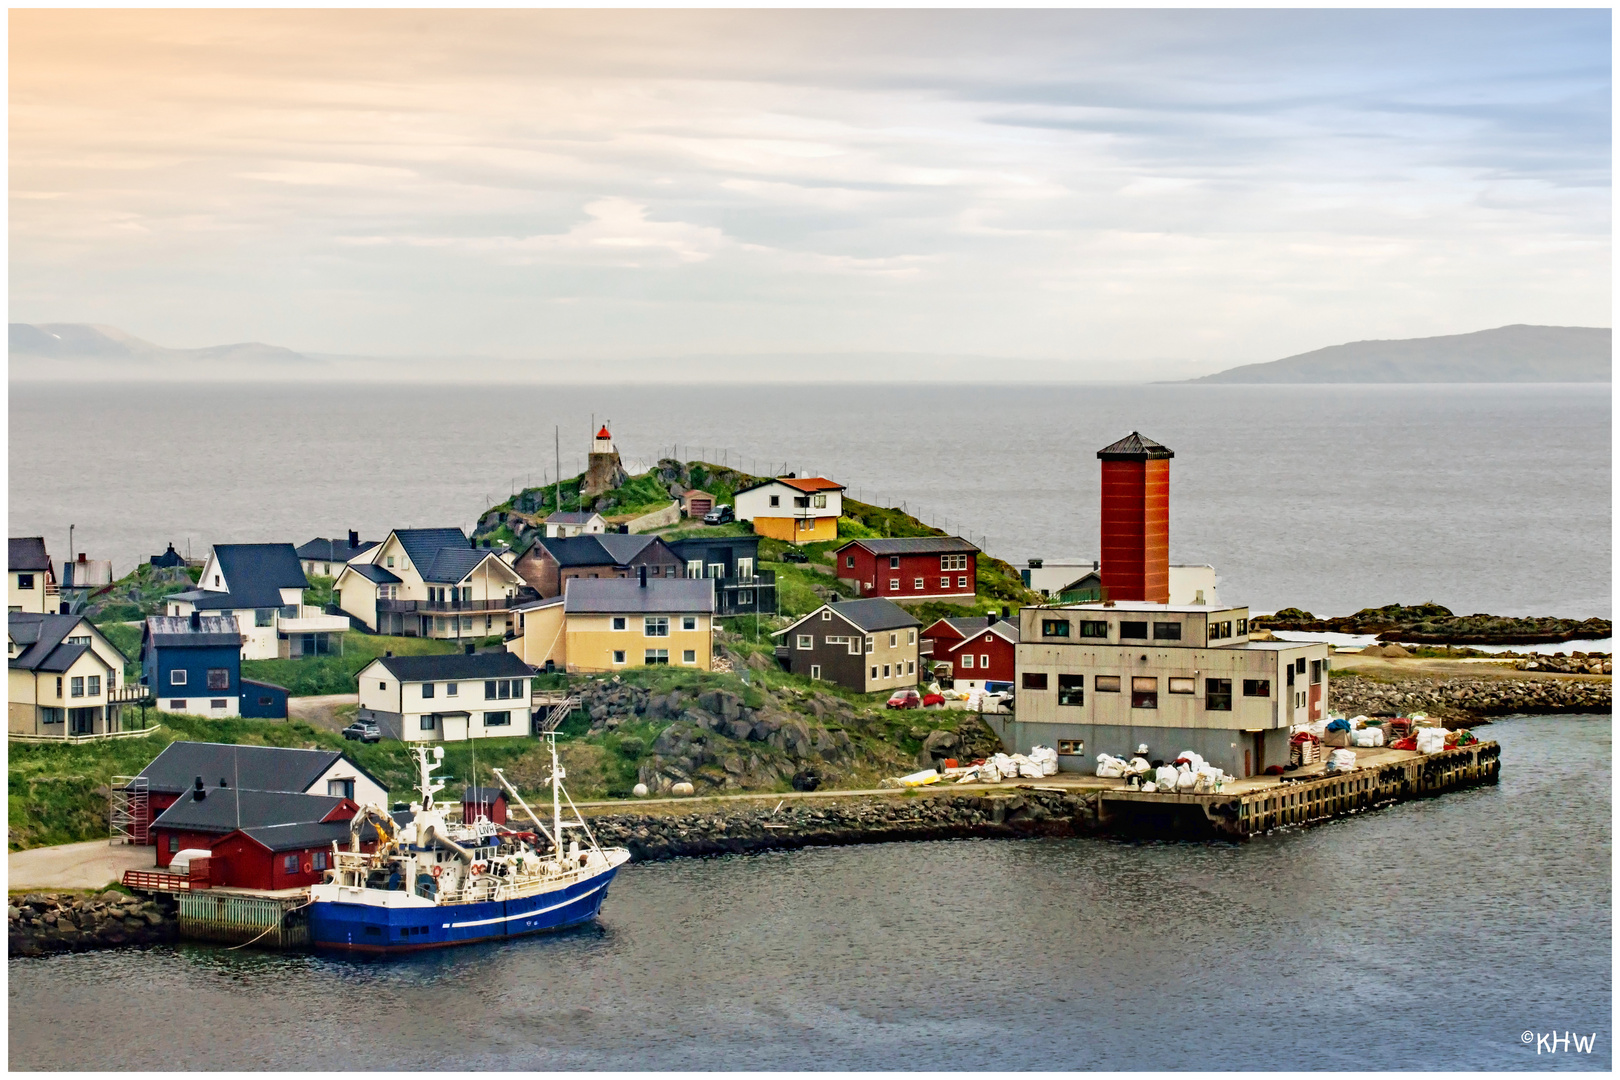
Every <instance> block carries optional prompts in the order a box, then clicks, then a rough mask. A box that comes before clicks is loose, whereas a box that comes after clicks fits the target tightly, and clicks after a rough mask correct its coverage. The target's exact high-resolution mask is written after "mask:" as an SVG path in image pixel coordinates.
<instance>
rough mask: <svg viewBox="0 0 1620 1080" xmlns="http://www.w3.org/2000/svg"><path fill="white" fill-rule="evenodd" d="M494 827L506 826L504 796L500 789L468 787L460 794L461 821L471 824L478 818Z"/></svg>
mask: <svg viewBox="0 0 1620 1080" xmlns="http://www.w3.org/2000/svg"><path fill="white" fill-rule="evenodd" d="M480 815H481V816H483V817H487V818H489V820H490V821H491V822H493V823H494V824H496V825H505V824H506V794H505V792H503V791H501V789H500V788H492V787H469V788H467V789H465V790H464V791H462V793H461V820H462V821H466V822H472V821H476V820H478V818H479V816H480Z"/></svg>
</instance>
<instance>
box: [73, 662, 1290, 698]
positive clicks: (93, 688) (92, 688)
mask: <svg viewBox="0 0 1620 1080" xmlns="http://www.w3.org/2000/svg"><path fill="white" fill-rule="evenodd" d="M93 681H94V677H92V682H93ZM1321 681H1322V661H1320V660H1312V661H1311V685H1312V686H1315V685H1316V684H1317V683H1319V682H1321ZM90 692H91V693H92V694H94V693H95V692H96V690H95V687H94V686H92V687H91V688H90Z"/></svg>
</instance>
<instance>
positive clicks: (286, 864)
mask: <svg viewBox="0 0 1620 1080" xmlns="http://www.w3.org/2000/svg"><path fill="white" fill-rule="evenodd" d="M281 868H282V869H283V870H285V871H286V872H287V873H289V874H296V873H298V856H297V855H284V856H282V859H281Z"/></svg>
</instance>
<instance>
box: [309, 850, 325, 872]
mask: <svg viewBox="0 0 1620 1080" xmlns="http://www.w3.org/2000/svg"><path fill="white" fill-rule="evenodd" d="M309 861H310V864H311V865H313V866H314V867H315V869H317V870H325V869H326V852H324V851H317V852H315V853H314V854H312V855H310V857H309Z"/></svg>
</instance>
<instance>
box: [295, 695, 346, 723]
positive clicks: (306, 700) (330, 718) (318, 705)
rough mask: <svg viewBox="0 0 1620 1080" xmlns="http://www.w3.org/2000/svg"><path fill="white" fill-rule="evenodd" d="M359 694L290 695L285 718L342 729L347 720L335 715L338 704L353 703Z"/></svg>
mask: <svg viewBox="0 0 1620 1080" xmlns="http://www.w3.org/2000/svg"><path fill="white" fill-rule="evenodd" d="M359 701H360V695H359V694H321V695H318V696H316V697H290V698H288V699H287V718H288V719H289V720H304V721H306V722H308V723H310V724H312V725H314V726H315V727H318V728H325V729H326V730H327V731H342V730H343V729H344V728H345V727H346V726H347V725H348V721H347V720H345V719H344V718H342V717H339V716H338V715H337V710H338V707H339V706H340V705H355V704H358V703H359Z"/></svg>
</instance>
